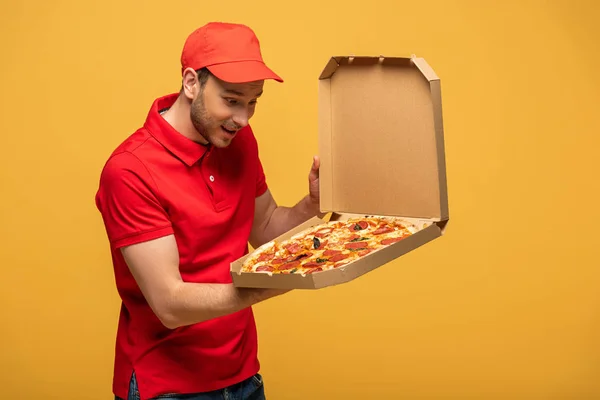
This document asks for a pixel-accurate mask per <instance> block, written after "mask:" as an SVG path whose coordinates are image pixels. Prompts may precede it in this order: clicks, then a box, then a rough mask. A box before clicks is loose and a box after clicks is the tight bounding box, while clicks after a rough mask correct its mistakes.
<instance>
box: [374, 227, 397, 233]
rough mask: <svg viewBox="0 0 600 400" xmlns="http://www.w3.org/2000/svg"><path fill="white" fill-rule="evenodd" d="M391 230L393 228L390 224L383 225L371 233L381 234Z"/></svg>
mask: <svg viewBox="0 0 600 400" xmlns="http://www.w3.org/2000/svg"><path fill="white" fill-rule="evenodd" d="M393 230H394V228H392V227H391V226H383V227H381V228H379V229H377V230H376V231H375V232H373V235H381V234H383V233H388V232H392V231H393Z"/></svg>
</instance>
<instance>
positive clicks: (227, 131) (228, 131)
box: [221, 125, 237, 136]
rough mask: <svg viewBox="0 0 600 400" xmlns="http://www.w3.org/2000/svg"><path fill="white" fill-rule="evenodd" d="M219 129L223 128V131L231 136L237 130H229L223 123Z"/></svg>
mask: <svg viewBox="0 0 600 400" xmlns="http://www.w3.org/2000/svg"><path fill="white" fill-rule="evenodd" d="M221 129H222V130H223V132H225V133H227V134H228V135H231V136H233V135H235V134H236V133H237V130H229V129H227V128H225V127H224V126H223V125H221Z"/></svg>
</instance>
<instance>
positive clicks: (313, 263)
mask: <svg viewBox="0 0 600 400" xmlns="http://www.w3.org/2000/svg"><path fill="white" fill-rule="evenodd" d="M320 266H321V264H319V263H316V262H308V263H306V264H304V267H306V268H314V267H320Z"/></svg>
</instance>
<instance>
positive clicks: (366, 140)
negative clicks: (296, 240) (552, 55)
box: [231, 56, 449, 289]
mask: <svg viewBox="0 0 600 400" xmlns="http://www.w3.org/2000/svg"><path fill="white" fill-rule="evenodd" d="M318 100H319V108H318V112H319V155H320V158H321V167H320V176H319V181H320V195H321V204H320V206H321V211H323V212H325V213H329V212H331V219H336V220H338V219H342V220H343V219H348V218H350V217H353V216H361V215H375V216H397V217H402V218H404V219H406V220H408V221H410V222H413V223H415V224H417V226H419V228H420V230H419V231H418V232H417V233H415V234H413V235H411V236H409V237H407V238H406V239H403V240H402V241H400V242H397V243H394V244H392V245H390V246H388V247H386V248H384V249H381V250H378V251H376V252H373V253H371V254H369V255H367V256H366V257H364V258H362V259H360V260H357V261H354V262H351V263H349V264H347V265H345V266H342V267H340V268H337V269H334V270H329V271H322V272H316V273H313V274H310V275H307V276H303V275H300V274H273V275H270V274H267V273H241V272H240V270H241V267H242V264H243V262H244V260H245V259H246V258H247V257H248V255H247V256H245V257H242V258H241V259H239V260H236V261H235V262H233V263H232V264H231V275H232V278H233V282H234V284H235V285H236V286H238V287H257V288H282V289H294V288H296V289H318V288H323V287H327V286H332V285H337V284H341V283H345V282H348V281H351V280H353V279H356V278H358V277H359V276H361V275H364V274H366V273H368V272H370V271H372V270H373V269H375V268H378V267H380V266H382V265H384V264H387V263H388V262H390V261H392V260H394V259H396V258H398V257H400V256H402V255H404V254H406V253H408V252H410V251H412V250H414V249H416V248H418V247H420V246H422V245H424V244H425V243H427V242H430V241H432V240H434V239H435V238H437V237H440V236H441V235H443V233H444V229H445V227H446V223H447V222H448V220H449V212H448V194H447V183H446V168H445V153H444V130H443V119H442V104H441V86H440V79H439V77H438V76H437V75H436V73H435V71H434V70H433V69H432V68H431V67H430V66H429V64H427V62H426V61H425V60H424V59H423V58H417V57H414V56H413V57H408V58H406V57H355V56H343V57H332V58H331V59H330V60H329V62H328V63H327V64H326V65H325V67H324V68H323V70H322V73H321V75H320V77H319V99H318ZM324 222H326V221H325V220H322V219H319V218H316V217H315V218H312V219H311V220H309V221H306V222H305V223H303V224H301V225H299V226H297V227H296V228H294V229H292V230H290V231H289V232H286V233H285V234H283V235H281V236H280V237H278V238H276V240H278V241H282V240H285V239H288V238H290V237H291V236H293V235H294V234H296V233H298V232H300V231H302V230H303V229H306V228H308V227H311V226H314V225H317V224H321V223H324Z"/></svg>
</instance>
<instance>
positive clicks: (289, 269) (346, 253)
mask: <svg viewBox="0 0 600 400" xmlns="http://www.w3.org/2000/svg"><path fill="white" fill-rule="evenodd" d="M418 230H419V229H418V228H417V226H416V225H414V224H412V223H410V222H408V221H405V220H402V219H400V218H395V217H375V216H364V217H363V216H361V217H353V218H349V219H347V220H345V221H329V222H325V223H323V224H319V225H316V226H313V227H310V228H307V229H304V230H303V231H301V232H299V233H296V234H295V235H293V236H292V237H290V238H289V239H287V240H283V241H281V242H279V241H277V240H273V241H271V242H269V243H266V244H264V245H262V246H260V247H258V248H257V249H256V250H255V251H254V252H253V253H251V254H250V255H249V256H248V257H247V258H246V260H245V261H244V262H243V264H242V268H241V272H253V273H255V272H256V273H267V274H302V275H306V274H312V273H315V272H320V271H327V270H331V269H334V268H339V267H341V266H344V265H346V264H349V263H351V262H353V261H356V260H358V259H361V258H363V257H365V256H366V255H368V254H371V253H373V252H375V251H378V250H381V249H383V248H385V247H388V246H390V245H391V244H393V243H396V242H399V241H401V240H402V239H404V238H406V237H408V236H410V235H412V234H414V233H416V232H417V231H418Z"/></svg>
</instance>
